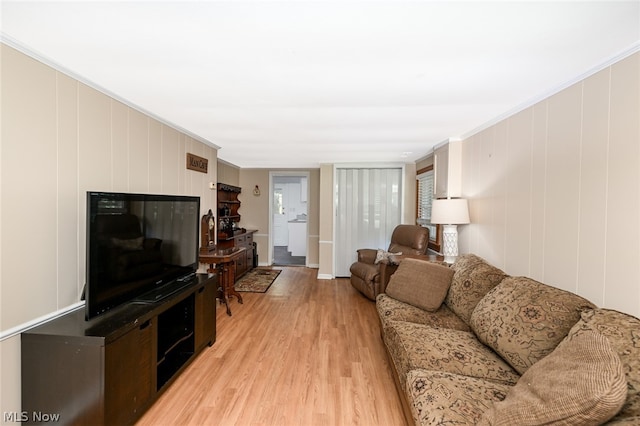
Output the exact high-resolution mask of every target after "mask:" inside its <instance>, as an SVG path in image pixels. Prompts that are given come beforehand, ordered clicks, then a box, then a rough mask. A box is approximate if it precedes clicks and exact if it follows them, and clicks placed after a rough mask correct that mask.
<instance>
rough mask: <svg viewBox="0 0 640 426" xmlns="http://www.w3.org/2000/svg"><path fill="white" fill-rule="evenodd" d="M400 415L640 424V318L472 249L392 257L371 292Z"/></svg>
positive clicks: (462, 420) (418, 420) (455, 420)
mask: <svg viewBox="0 0 640 426" xmlns="http://www.w3.org/2000/svg"><path fill="white" fill-rule="evenodd" d="M376 308H377V311H378V315H379V317H380V323H381V334H382V338H383V341H384V344H385V346H386V349H387V353H388V355H389V359H390V361H391V365H392V370H393V372H394V376H395V378H396V385H397V388H398V392H399V393H400V395H401V399H402V401H403V406H404V409H405V416H406V417H407V421H408V422H410V423H411V422H413V423H415V424H417V425H478V424H479V425H538V424H554V425H556V424H558V425H577V424H581V425H582V424H584V425H596V424H605V423H606V424H610V425H614V424H615V425H640V320H639V319H638V318H635V317H632V316H630V315H626V314H623V313H620V312H617V311H613V310H609V309H600V308H598V307H596V306H595V305H594V304H592V303H591V302H589V301H588V300H586V299H584V298H582V297H580V296H578V295H576V294H573V293H570V292H567V291H564V290H560V289H558V288H555V287H552V286H548V285H545V284H543V283H539V282H537V281H534V280H532V279H530V278H525V277H511V276H508V275H507V274H505V273H504V272H503V271H501V270H500V269H498V268H496V267H494V266H492V265H489V264H488V263H487V262H485V261H484V260H483V259H481V258H480V257H478V256H475V255H472V254H469V255H463V256H460V257H459V258H458V260H457V261H456V262H455V263H454V264H453V265H451V267H447V266H444V265H442V264H437V263H431V262H427V261H425V260H417V259H403V260H401V261H400V266H399V267H398V269H397V271H396V272H395V273H394V274H393V275H392V276H391V279H390V282H389V285H388V287H387V290H386V293H383V294H380V295H379V296H378V297H377V299H376Z"/></svg>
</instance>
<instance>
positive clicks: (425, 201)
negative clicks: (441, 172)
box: [416, 170, 437, 240]
mask: <svg viewBox="0 0 640 426" xmlns="http://www.w3.org/2000/svg"><path fill="white" fill-rule="evenodd" d="M416 179H417V180H418V217H417V222H418V224H419V225H422V226H425V227H427V228H429V238H430V239H432V240H434V239H435V238H436V233H437V230H436V226H435V225H431V202H432V200H433V170H429V171H428V172H425V173H421V174H419V175H418V176H417V177H416Z"/></svg>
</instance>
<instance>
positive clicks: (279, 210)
mask: <svg viewBox="0 0 640 426" xmlns="http://www.w3.org/2000/svg"><path fill="white" fill-rule="evenodd" d="M283 192H284V190H283V188H282V186H278V187H274V188H273V204H274V206H273V245H274V246H286V245H287V242H288V240H289V232H288V229H287V215H286V212H285V206H284V193H283Z"/></svg>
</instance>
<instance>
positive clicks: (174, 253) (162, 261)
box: [84, 192, 200, 320]
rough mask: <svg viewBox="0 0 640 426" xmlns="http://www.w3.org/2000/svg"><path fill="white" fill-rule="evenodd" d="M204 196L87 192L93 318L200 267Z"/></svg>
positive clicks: (89, 293) (88, 287)
mask: <svg viewBox="0 0 640 426" xmlns="http://www.w3.org/2000/svg"><path fill="white" fill-rule="evenodd" d="M199 217H200V198H199V197H193V196H182V195H175V196H174V195H152V194H128V193H115V192H87V271H86V280H87V281H86V284H85V295H84V297H85V304H86V315H85V316H86V318H87V320H89V319H91V318H94V317H96V316H98V315H100V314H102V313H105V312H107V311H109V310H110V309H112V308H114V307H116V306H119V305H121V304H123V303H127V302H130V301H132V300H134V299H136V298H137V297H140V296H142V295H144V294H146V293H148V292H152V291H154V290H156V289H160V288H165V287H167V286H169V285H170V284H172V283H176V282H178V281H184V280H185V279H186V278H187V277H191V276H193V274H195V272H196V270H197V269H198V243H199V242H198V231H199V224H200V219H199Z"/></svg>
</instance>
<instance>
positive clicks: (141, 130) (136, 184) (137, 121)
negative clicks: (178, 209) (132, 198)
mask: <svg viewBox="0 0 640 426" xmlns="http://www.w3.org/2000/svg"><path fill="white" fill-rule="evenodd" d="M129 190H130V191H131V192H137V193H140V192H145V193H146V192H150V191H149V117H147V116H146V115H144V114H142V113H141V112H138V111H136V110H134V109H131V110H130V111H129Z"/></svg>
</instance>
